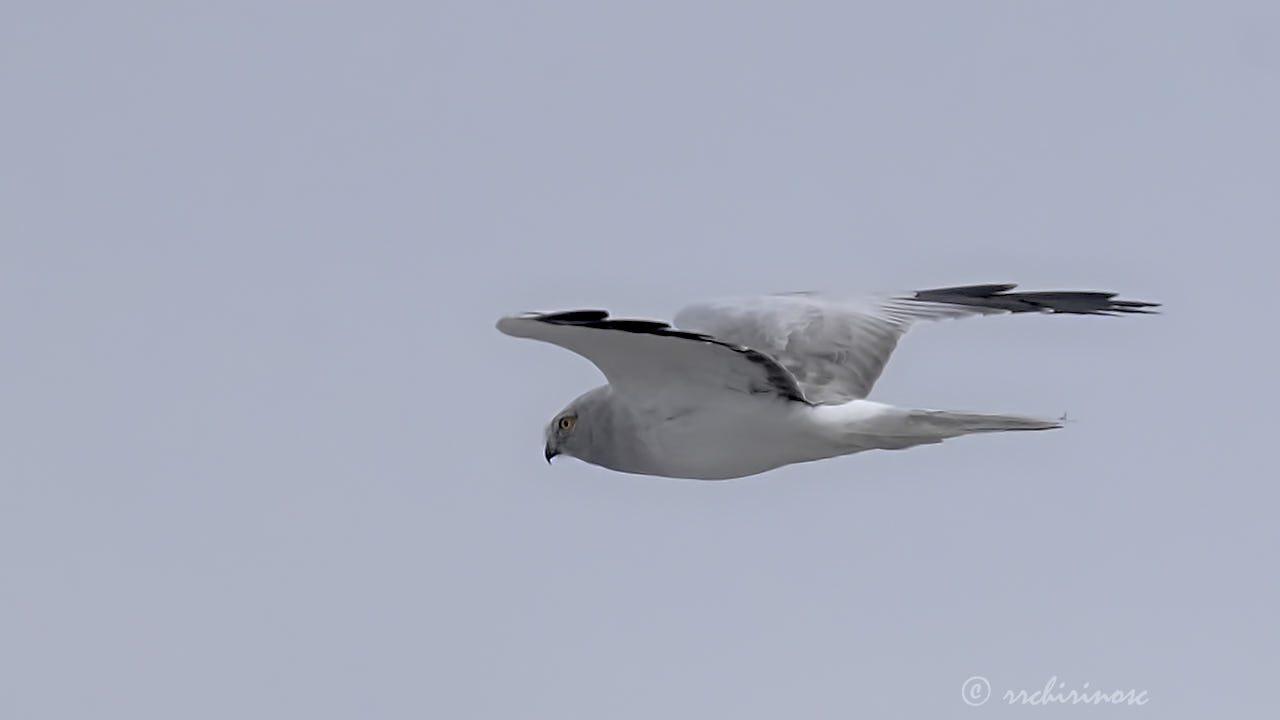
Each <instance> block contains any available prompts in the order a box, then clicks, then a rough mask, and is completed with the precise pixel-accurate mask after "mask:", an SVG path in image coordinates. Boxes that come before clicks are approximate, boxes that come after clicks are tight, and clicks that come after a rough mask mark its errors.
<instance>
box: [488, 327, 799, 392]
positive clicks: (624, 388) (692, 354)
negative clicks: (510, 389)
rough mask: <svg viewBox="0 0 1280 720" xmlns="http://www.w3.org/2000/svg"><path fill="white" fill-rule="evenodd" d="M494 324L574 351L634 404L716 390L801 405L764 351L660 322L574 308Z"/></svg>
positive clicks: (787, 378)
mask: <svg viewBox="0 0 1280 720" xmlns="http://www.w3.org/2000/svg"><path fill="white" fill-rule="evenodd" d="M498 329H499V330H501V331H502V332H504V333H506V334H507V335H514V336H515V337H526V338H532V339H534V340H541V341H543V342H549V343H552V344H554V345H559V346H560V347H563V348H565V349H568V350H572V351H573V352H575V353H578V354H579V355H581V356H583V357H585V358H586V359H588V360H590V361H591V362H592V363H594V364H595V366H596V367H598V368H600V371H601V372H603V373H604V375H605V377H606V378H608V380H609V385H610V386H612V387H613V389H614V391H615V392H618V393H622V394H625V395H627V396H628V397H629V398H631V399H632V400H633V401H634V402H638V403H649V404H653V403H663V404H680V405H685V404H688V403H689V402H690V401H694V402H697V401H699V400H701V399H702V398H705V397H706V396H707V395H714V394H723V393H739V394H744V395H750V396H759V397H769V398H780V399H783V400H788V401H794V402H805V399H804V395H803V393H801V392H800V388H799V386H797V384H796V380H795V378H794V377H792V376H791V373H789V372H787V370H786V369H784V368H783V367H782V366H781V365H779V364H778V363H777V362H776V361H774V360H773V359H772V358H770V357H769V356H768V355H765V354H763V353H760V352H757V351H756V350H754V349H752V348H748V347H743V346H741V345H737V344H734V343H732V342H727V341H724V340H721V339H719V338H713V337H710V336H708V335H703V334H701V333H696V332H688V331H684V330H677V329H675V328H673V327H671V326H670V325H668V324H666V323H663V322H656V321H653V320H622V319H619V320H615V319H611V318H610V317H609V313H607V312H605V311H603V310H575V311H570V312H560V313H527V314H524V315H514V316H511V317H504V318H502V319H501V320H499V321H498Z"/></svg>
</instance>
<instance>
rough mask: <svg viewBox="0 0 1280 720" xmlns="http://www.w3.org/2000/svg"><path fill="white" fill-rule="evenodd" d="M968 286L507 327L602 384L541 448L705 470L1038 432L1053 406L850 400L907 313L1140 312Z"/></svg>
mask: <svg viewBox="0 0 1280 720" xmlns="http://www.w3.org/2000/svg"><path fill="white" fill-rule="evenodd" d="M1013 287H1014V286H1012V285H973V286H963V287H956V288H940V289H935V290H922V291H917V292H916V293H914V294H906V295H879V296H869V297H864V298H854V299H844V298H833V297H829V296H824V295H818V294H813V293H789V294H784V295H771V296H761V297H757V298H740V299H730V300H721V301H713V302H710V303H700V304H696V305H692V306H690V307H688V308H686V309H685V310H682V311H681V312H680V313H679V314H678V315H677V316H676V323H677V326H678V327H672V326H671V325H668V324H666V323H662V322H657V321H652V320H626V319H612V318H610V317H609V315H608V313H606V312H604V311H599V310H576V311H569V312H561V313H527V314H524V315H517V316H510V317H505V318H502V319H501V320H499V321H498V325H497V327H498V329H499V330H500V331H502V332H504V333H506V334H508V335H513V336H517V337H528V338H532V339H537V340H542V341H545V342H550V343H553V344H557V345H560V346H562V347H565V348H567V349H569V350H573V351H574V352H577V353H578V354H580V355H583V356H585V357H586V358H587V359H589V360H591V361H592V362H593V363H594V364H595V365H596V366H597V367H599V368H600V370H601V371H602V372H603V373H604V375H605V377H606V378H607V379H608V380H609V384H607V385H604V386H601V387H599V388H595V389H594V390H591V391H589V392H587V393H585V394H583V395H582V396H580V397H579V398H577V399H576V400H574V401H573V402H572V403H570V404H569V406H568V407H566V408H565V409H564V410H563V411H561V412H560V413H558V414H557V416H556V418H555V419H553V420H552V422H551V424H550V425H549V426H548V428H547V433H546V446H545V448H544V452H545V455H546V458H547V460H548V461H550V459H551V458H553V457H555V456H556V455H560V454H565V455H571V456H574V457H577V458H579V459H581V460H584V461H586V462H589V463H593V464H596V465H600V466H603V467H606V468H610V469H613V470H618V471H621V472H629V473H639V474H645V475H659V476H667V477H680V478H694V479H704V480H720V479H728V478H735V477H743V476H746V475H754V474H757V473H761V472H765V471H768V470H772V469H774V468H777V467H781V466H784V465H789V464H792V463H798V462H808V461H812V460H821V459H825V458H830V457H835V456H838V455H847V454H851V453H856V452H861V451H863V450H871V449H902V448H908V447H913V446H915V445H922V444H930V443H938V442H941V441H942V440H944V439H947V438H951V437H956V436H959V435H968V434H972V433H985V432H1002V431H1011V430H1047V429H1052V428H1057V427H1061V424H1060V423H1058V422H1057V421H1053V420H1045V419H1038V418H1028V417H1021V416H1016V415H999V414H982V413H967V412H952V411H943V410H917V409H906V408H897V407H893V406H891V405H885V404H883V403H879V402H874V401H871V400H867V399H865V397H866V395H867V393H868V392H869V391H870V389H871V386H872V384H873V383H874V382H875V380H876V378H877V377H878V376H879V374H880V372H881V370H882V369H883V367H884V364H885V363H886V362H887V360H888V357H889V354H890V353H891V352H892V351H893V349H894V347H895V346H896V344H897V340H898V338H899V337H900V336H901V335H902V333H904V332H905V331H906V329H907V328H908V327H909V326H910V325H911V323H913V322H914V321H917V320H934V319H944V318H953V317H964V316H968V315H981V314H999V313H1014V312H1044V313H1060V314H1061V313H1068V314H1080V315H1105V314H1118V313H1147V312H1151V311H1150V310H1148V309H1147V308H1150V307H1154V303H1144V302H1135V301H1126V300H1115V299H1114V294H1112V293H1094V292H1080V291H1070V292H1046V293H1013V292H1009V291H1010V290H1012V289H1013Z"/></svg>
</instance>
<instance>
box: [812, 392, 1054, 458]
mask: <svg viewBox="0 0 1280 720" xmlns="http://www.w3.org/2000/svg"><path fill="white" fill-rule="evenodd" d="M818 410H819V412H820V413H821V414H822V415H824V416H825V417H824V421H825V422H824V425H826V426H827V427H828V428H836V429H837V432H838V434H839V435H840V439H841V441H842V443H844V444H845V445H846V447H848V448H850V449H849V450H848V451H847V452H857V451H858V450H870V449H873V448H878V449H885V450H898V449H902V448H908V447H913V446H915V445H928V444H932V443H939V442H942V441H943V440H946V439H947V438H953V437H959V436H961V435H972V434H974V433H991V432H1006V431H1010V430H1052V429H1054V428H1060V427H1062V422H1061V421H1059V420H1045V419H1042V418H1032V417H1025V416H1022V415H994V414H987V413H970V412H954V411H950V410H910V409H906V408H897V407H892V406H890V405H883V404H881V403H876V402H871V401H868V400H854V401H851V402H849V403H845V404H844V405H840V406H834V407H833V406H827V407H826V408H818ZM824 410H825V411H826V412H823V411H824Z"/></svg>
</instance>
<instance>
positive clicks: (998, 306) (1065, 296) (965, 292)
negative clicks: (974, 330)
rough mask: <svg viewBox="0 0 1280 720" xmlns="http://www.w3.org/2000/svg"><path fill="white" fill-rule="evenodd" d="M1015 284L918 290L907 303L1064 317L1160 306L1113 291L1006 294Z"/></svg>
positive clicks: (1148, 312)
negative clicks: (1121, 296)
mask: <svg viewBox="0 0 1280 720" xmlns="http://www.w3.org/2000/svg"><path fill="white" fill-rule="evenodd" d="M1016 287H1017V285H1014V284H1011V283H999V284H988V285H960V286H957V287H947V288H933V289H930V290H919V291H917V292H916V293H915V295H913V296H912V297H911V298H909V299H911V300H919V301H921V302H938V303H947V304H950V305H968V306H970V307H980V308H991V309H992V310H1003V311H1006V312H1011V313H1020V312H1041V313H1062V314H1067V315H1117V314H1140V315H1152V314H1158V311H1156V310H1148V309H1147V308H1154V307H1160V303H1153V302H1144V301H1140V300H1116V299H1115V296H1116V293H1113V292H1091V291H1084V290H1042V291H1037V292H1009V291H1010V290H1013V289H1014V288H1016Z"/></svg>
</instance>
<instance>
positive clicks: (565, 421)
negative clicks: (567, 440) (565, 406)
mask: <svg viewBox="0 0 1280 720" xmlns="http://www.w3.org/2000/svg"><path fill="white" fill-rule="evenodd" d="M556 425H558V426H559V427H560V429H561V430H568V429H569V428H571V427H573V417H572V416H570V415H565V416H564V417H562V418H560V422H558V423H556Z"/></svg>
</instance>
